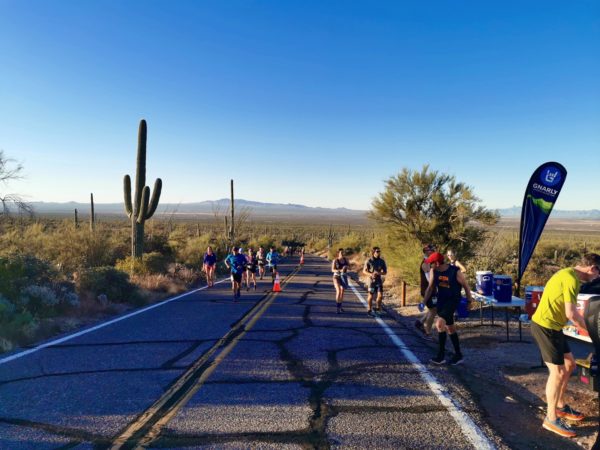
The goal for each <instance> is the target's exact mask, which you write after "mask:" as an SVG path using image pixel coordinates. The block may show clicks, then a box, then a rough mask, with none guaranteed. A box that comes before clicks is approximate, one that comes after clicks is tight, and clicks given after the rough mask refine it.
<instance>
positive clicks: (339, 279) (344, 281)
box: [333, 275, 348, 289]
mask: <svg viewBox="0 0 600 450" xmlns="http://www.w3.org/2000/svg"><path fill="white" fill-rule="evenodd" d="M335 283H338V284H339V285H340V286H341V287H343V288H344V289H348V276H347V275H339V276H338V275H334V276H333V284H335Z"/></svg>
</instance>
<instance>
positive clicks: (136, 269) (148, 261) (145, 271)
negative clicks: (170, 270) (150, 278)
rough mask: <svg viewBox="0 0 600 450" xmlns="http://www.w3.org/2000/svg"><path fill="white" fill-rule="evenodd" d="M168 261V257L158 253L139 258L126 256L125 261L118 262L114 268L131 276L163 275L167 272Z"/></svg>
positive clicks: (146, 254)
mask: <svg viewBox="0 0 600 450" xmlns="http://www.w3.org/2000/svg"><path fill="white" fill-rule="evenodd" d="M170 259H171V258H170V257H168V256H165V255H163V254H161V253H158V252H152V253H144V254H143V255H142V257H141V258H133V257H131V256H128V257H126V258H125V259H121V260H118V261H117V262H116V263H115V268H116V269H117V270H120V271H122V272H127V273H130V274H132V275H133V274H135V275H149V274H153V273H164V272H166V271H167V267H168V265H169V263H170Z"/></svg>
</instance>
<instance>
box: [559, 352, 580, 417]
mask: <svg viewBox="0 0 600 450" xmlns="http://www.w3.org/2000/svg"><path fill="white" fill-rule="evenodd" d="M575 367H576V363H575V358H573V353H565V372H564V374H563V378H562V380H561V383H560V388H559V391H558V398H557V399H556V406H557V407H558V408H562V407H564V406H565V399H564V395H565V391H566V390H567V384H568V383H569V378H570V377H571V374H572V373H573V371H574V370H575Z"/></svg>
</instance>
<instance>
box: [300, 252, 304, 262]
mask: <svg viewBox="0 0 600 450" xmlns="http://www.w3.org/2000/svg"><path fill="white" fill-rule="evenodd" d="M300 264H304V254H302V255H300Z"/></svg>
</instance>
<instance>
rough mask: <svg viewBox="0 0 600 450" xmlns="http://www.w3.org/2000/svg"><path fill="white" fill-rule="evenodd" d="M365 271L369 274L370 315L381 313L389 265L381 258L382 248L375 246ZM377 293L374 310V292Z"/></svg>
mask: <svg viewBox="0 0 600 450" xmlns="http://www.w3.org/2000/svg"><path fill="white" fill-rule="evenodd" d="M363 273H364V274H365V275H368V276H369V293H368V295H367V303H368V304H369V309H368V310H367V314H368V315H369V316H376V315H379V314H381V302H382V300H383V278H382V277H383V276H385V275H386V274H387V266H386V264H385V261H384V260H383V258H381V250H380V248H379V247H373V250H372V252H371V258H369V259H368V260H367V261H366V262H365V266H364V267H363ZM375 293H377V303H376V305H377V307H376V308H375V312H373V294H375Z"/></svg>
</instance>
